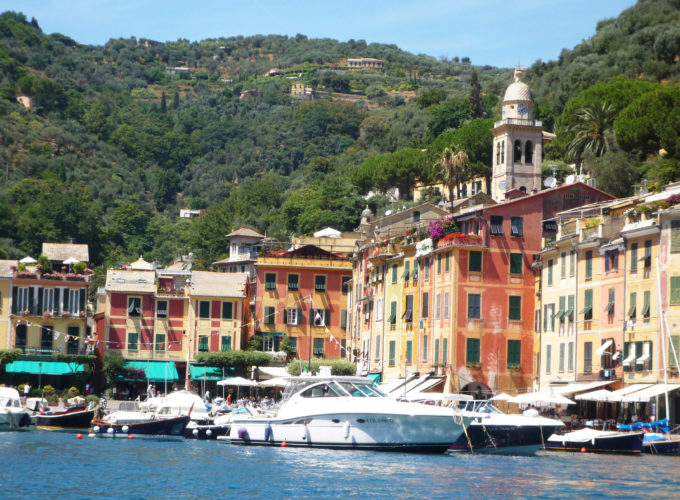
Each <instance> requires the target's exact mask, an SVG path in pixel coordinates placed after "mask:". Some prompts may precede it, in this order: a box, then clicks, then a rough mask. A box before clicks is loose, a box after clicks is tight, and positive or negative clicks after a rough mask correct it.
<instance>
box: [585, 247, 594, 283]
mask: <svg viewBox="0 0 680 500" xmlns="http://www.w3.org/2000/svg"><path fill="white" fill-rule="evenodd" d="M592 277H593V251H592V250H588V251H587V252H586V279H587V280H588V279H591V278H592Z"/></svg>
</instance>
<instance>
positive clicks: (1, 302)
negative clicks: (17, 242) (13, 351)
mask: <svg viewBox="0 0 680 500" xmlns="http://www.w3.org/2000/svg"><path fill="white" fill-rule="evenodd" d="M18 265H19V263H18V262H17V261H16V260H0V349H10V348H11V347H12V345H11V343H10V338H11V328H12V323H11V320H10V317H9V314H10V302H9V301H10V297H11V296H12V276H13V275H14V269H16V267H17V266H18Z"/></svg>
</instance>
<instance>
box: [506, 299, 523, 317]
mask: <svg viewBox="0 0 680 500" xmlns="http://www.w3.org/2000/svg"><path fill="white" fill-rule="evenodd" d="M508 310H509V312H508V319H511V320H521V319H522V297H520V296H517V295H511V296H510V297H509V306H508Z"/></svg>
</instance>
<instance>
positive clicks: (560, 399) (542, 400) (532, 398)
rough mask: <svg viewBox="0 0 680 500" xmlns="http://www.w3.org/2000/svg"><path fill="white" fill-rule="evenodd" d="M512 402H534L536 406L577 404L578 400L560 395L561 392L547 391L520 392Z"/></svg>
mask: <svg viewBox="0 0 680 500" xmlns="http://www.w3.org/2000/svg"><path fill="white" fill-rule="evenodd" d="M508 401H510V402H511V403H517V404H532V405H535V406H552V405H575V404H576V402H575V401H572V400H571V399H569V398H565V397H564V396H560V395H559V394H549V393H547V392H527V393H525V394H519V395H517V396H515V397H514V398H512V399H509V400H508Z"/></svg>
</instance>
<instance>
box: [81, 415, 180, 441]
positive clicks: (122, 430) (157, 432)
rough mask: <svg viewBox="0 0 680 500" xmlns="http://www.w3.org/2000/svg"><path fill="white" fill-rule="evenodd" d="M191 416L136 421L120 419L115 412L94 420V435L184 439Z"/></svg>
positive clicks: (92, 425)
mask: <svg viewBox="0 0 680 500" xmlns="http://www.w3.org/2000/svg"><path fill="white" fill-rule="evenodd" d="M189 420H190V416H189V415H182V416H179V417H173V418H154V419H149V420H140V421H134V420H129V419H121V420H120V421H118V420H117V419H116V417H115V413H114V414H112V415H109V416H108V417H105V418H95V419H93V420H92V423H91V427H92V433H91V434H90V436H94V437H110V438H128V437H129V436H133V437H134V438H141V439H171V440H172V439H184V430H185V429H186V426H187V424H188V423H189Z"/></svg>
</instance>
